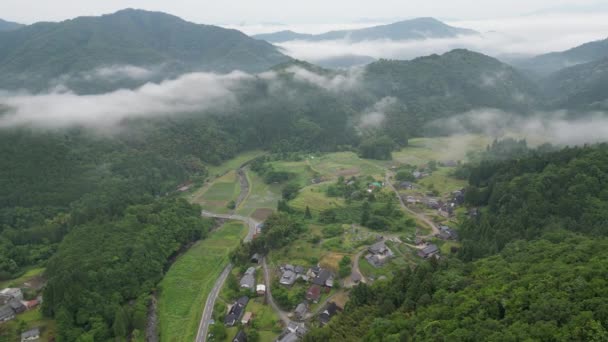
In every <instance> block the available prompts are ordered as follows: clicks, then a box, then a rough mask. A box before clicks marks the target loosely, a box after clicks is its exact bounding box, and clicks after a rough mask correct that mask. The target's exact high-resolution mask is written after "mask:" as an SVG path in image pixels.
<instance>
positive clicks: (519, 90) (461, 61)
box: [363, 49, 542, 127]
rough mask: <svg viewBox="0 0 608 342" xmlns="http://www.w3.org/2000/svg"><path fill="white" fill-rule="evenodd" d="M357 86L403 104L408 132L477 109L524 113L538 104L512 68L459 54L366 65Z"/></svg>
mask: <svg viewBox="0 0 608 342" xmlns="http://www.w3.org/2000/svg"><path fill="white" fill-rule="evenodd" d="M363 83H364V84H365V87H366V88H367V89H368V90H369V91H370V92H371V93H372V94H374V95H376V96H377V97H386V96H390V97H394V98H397V99H399V101H401V102H403V103H404V104H405V106H406V107H407V112H408V115H410V116H412V120H413V121H412V122H411V125H410V126H414V127H422V126H423V125H424V124H425V123H426V122H429V121H432V120H435V119H442V118H447V117H449V116H451V115H455V114H459V113H463V112H466V111H470V110H473V109H477V108H484V107H491V108H500V109H504V110H513V111H519V112H521V111H524V112H525V111H527V110H529V109H531V108H533V107H535V106H537V105H538V104H539V103H541V102H542V101H541V100H540V99H541V94H542V93H541V91H540V90H539V88H538V87H537V86H536V84H534V83H533V82H532V81H530V80H528V79H527V78H526V77H525V76H524V75H522V74H521V73H520V72H519V71H517V70H516V69H514V68H513V67H511V66H509V65H507V64H504V63H502V62H500V61H499V60H497V59H495V58H492V57H488V56H486V55H483V54H480V53H476V52H472V51H468V50H462V49H459V50H453V51H450V52H448V53H445V54H443V55H431V56H428V57H420V58H416V59H414V60H411V61H387V60H381V61H378V62H375V63H372V64H370V65H368V66H367V67H366V69H365V72H364V76H363Z"/></svg>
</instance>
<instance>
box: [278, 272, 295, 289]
mask: <svg viewBox="0 0 608 342" xmlns="http://www.w3.org/2000/svg"><path fill="white" fill-rule="evenodd" d="M297 277H298V276H297V274H296V272H294V271H293V270H285V271H283V274H282V275H281V280H279V283H281V285H286V286H291V285H293V284H294V283H295V282H296V279H297Z"/></svg>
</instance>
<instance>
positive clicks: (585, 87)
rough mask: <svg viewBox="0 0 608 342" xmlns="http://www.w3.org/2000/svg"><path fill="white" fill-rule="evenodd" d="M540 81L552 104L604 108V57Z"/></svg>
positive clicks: (607, 68)
mask: <svg viewBox="0 0 608 342" xmlns="http://www.w3.org/2000/svg"><path fill="white" fill-rule="evenodd" d="M606 56H608V49H607V51H606ZM541 82H542V84H543V88H544V89H545V91H546V92H547V95H548V97H550V98H551V99H552V101H551V102H552V103H551V105H552V106H553V107H555V108H572V109H582V110H606V109H608V93H607V92H606V89H608V57H606V58H603V59H600V60H597V61H594V62H589V63H585V64H579V65H576V66H573V67H569V68H566V69H562V70H560V71H558V72H556V73H554V74H552V75H550V76H548V77H547V78H545V79H543V80H542V81H541Z"/></svg>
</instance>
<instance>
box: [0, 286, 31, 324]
mask: <svg viewBox="0 0 608 342" xmlns="http://www.w3.org/2000/svg"><path fill="white" fill-rule="evenodd" d="M39 303H40V300H39V299H34V300H29V301H26V300H23V292H21V289H19V288H6V289H3V290H2V291H0V323H1V322H6V321H10V320H12V319H14V318H15V316H16V315H18V314H20V313H22V312H25V311H26V310H29V309H31V308H33V307H35V306H37V305H38V304H39Z"/></svg>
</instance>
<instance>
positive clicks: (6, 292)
mask: <svg viewBox="0 0 608 342" xmlns="http://www.w3.org/2000/svg"><path fill="white" fill-rule="evenodd" d="M0 296H4V297H9V298H15V299H17V300H23V292H21V289H18V288H6V289H3V290H2V291H0Z"/></svg>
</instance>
